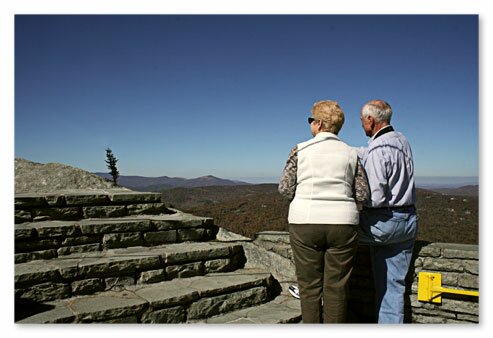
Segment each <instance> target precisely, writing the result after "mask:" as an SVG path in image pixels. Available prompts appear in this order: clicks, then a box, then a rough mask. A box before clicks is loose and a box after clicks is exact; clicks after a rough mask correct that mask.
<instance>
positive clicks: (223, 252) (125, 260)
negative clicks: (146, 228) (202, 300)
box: [15, 242, 243, 287]
mask: <svg viewBox="0 0 493 338" xmlns="http://www.w3.org/2000/svg"><path fill="white" fill-rule="evenodd" d="M241 250H243V249H242V247H241V245H237V244H228V243H218V242H197V243H193V242H188V243H177V244H169V245H163V246H157V247H131V248H126V249H112V250H106V251H97V252H90V253H74V254H71V255H66V256H64V257H62V258H53V259H49V260H39V261H31V262H27V263H20V264H16V265H15V285H16V287H26V286H30V285H35V284H39V283H44V282H48V281H54V282H55V281H62V280H74V279H75V280H79V279H86V278H91V277H104V276H117V275H119V274H122V273H133V272H135V271H136V270H139V271H147V270H154V269H158V268H163V267H166V266H167V265H176V264H181V263H187V262H193V261H208V260H214V259H220V258H224V257H230V256H233V255H235V254H237V253H239V252H241Z"/></svg>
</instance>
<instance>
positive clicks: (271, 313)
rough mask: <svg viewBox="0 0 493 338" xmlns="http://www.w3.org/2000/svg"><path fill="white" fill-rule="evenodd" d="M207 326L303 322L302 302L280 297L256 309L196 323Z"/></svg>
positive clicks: (288, 297)
mask: <svg viewBox="0 0 493 338" xmlns="http://www.w3.org/2000/svg"><path fill="white" fill-rule="evenodd" d="M196 322H198V323H207V324H287V323H299V322H301V306H300V300H299V299H296V298H293V297H292V296H289V295H279V296H277V297H276V298H275V299H274V300H272V301H270V302H268V303H264V304H260V305H257V306H254V307H250V308H246V309H241V310H237V311H232V312H228V313H226V314H222V315H218V316H214V317H211V318H207V319H205V320H199V321H196Z"/></svg>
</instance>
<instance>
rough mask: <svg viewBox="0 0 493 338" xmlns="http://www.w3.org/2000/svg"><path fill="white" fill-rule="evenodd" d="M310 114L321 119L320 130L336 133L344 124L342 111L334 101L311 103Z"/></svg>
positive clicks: (316, 118)
mask: <svg viewBox="0 0 493 338" xmlns="http://www.w3.org/2000/svg"><path fill="white" fill-rule="evenodd" d="M311 112H312V116H313V118H314V119H315V120H320V121H322V131H328V132H330V133H333V134H336V135H337V134H338V133H339V131H340V130H341V128H342V125H343V124H344V112H343V111H342V109H341V107H339V103H337V102H336V101H318V102H315V103H314V104H313V107H312V110H311Z"/></svg>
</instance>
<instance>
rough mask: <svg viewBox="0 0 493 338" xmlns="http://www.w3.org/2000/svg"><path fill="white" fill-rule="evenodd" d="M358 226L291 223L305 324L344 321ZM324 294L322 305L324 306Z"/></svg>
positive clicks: (290, 233)
mask: <svg viewBox="0 0 493 338" xmlns="http://www.w3.org/2000/svg"><path fill="white" fill-rule="evenodd" d="M357 228H358V226H357V225H350V224H289V237H290V241H291V247H292V249H293V256H294V262H295V266H296V276H297V279H298V287H299V289H300V300H301V315H302V319H303V323H344V322H345V320H346V309H347V298H348V295H347V293H348V282H349V277H350V276H351V272H352V271H353V263H354V257H355V255H356V250H357V248H358V231H357ZM322 297H323V306H322Z"/></svg>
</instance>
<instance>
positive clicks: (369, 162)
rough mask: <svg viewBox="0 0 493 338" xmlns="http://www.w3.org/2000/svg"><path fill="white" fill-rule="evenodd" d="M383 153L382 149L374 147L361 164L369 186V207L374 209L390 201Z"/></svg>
mask: <svg viewBox="0 0 493 338" xmlns="http://www.w3.org/2000/svg"><path fill="white" fill-rule="evenodd" d="M387 162H388V161H386V159H385V153H384V151H383V149H382V147H376V148H373V149H371V150H370V151H369V152H368V155H367V157H366V159H365V162H364V163H363V166H364V167H365V170H366V174H367V176H368V180H369V181H370V182H371V184H370V194H371V206H372V207H374V208H377V207H381V206H385V203H386V201H389V200H390V196H387V195H388V194H389V183H388V176H389V175H388V170H387Z"/></svg>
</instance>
